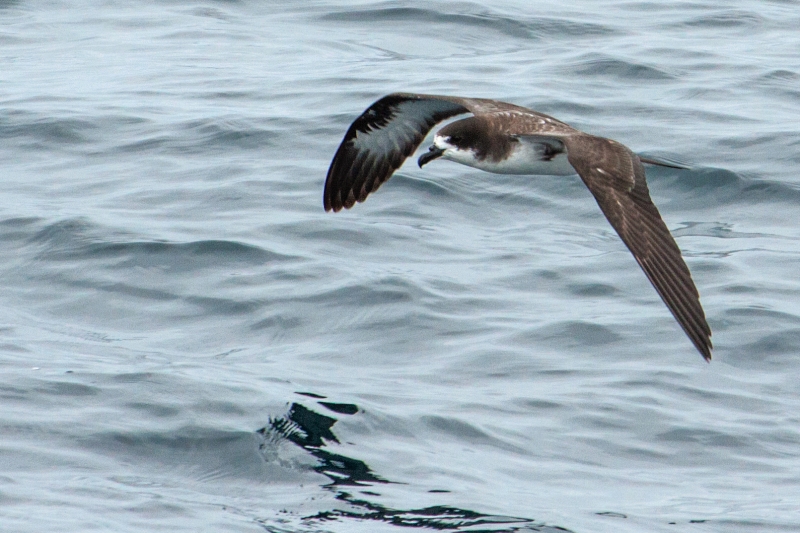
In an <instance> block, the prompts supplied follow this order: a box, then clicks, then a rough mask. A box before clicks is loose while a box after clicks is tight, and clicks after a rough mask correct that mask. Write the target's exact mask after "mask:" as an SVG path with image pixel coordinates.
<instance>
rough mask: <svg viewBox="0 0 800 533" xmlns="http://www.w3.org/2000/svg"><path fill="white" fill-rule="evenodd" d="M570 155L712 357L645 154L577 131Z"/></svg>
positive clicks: (700, 346) (664, 297) (695, 338)
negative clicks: (653, 191) (647, 171)
mask: <svg viewBox="0 0 800 533" xmlns="http://www.w3.org/2000/svg"><path fill="white" fill-rule="evenodd" d="M564 142H565V144H566V146H567V158H568V159H569V162H570V164H572V166H573V167H574V168H575V170H576V171H577V172H578V174H579V175H580V177H581V178H582V179H583V182H584V183H585V184H586V186H587V187H589V190H590V191H591V193H592V194H593V195H594V197H595V199H596V200H597V204H598V205H599V206H600V209H601V210H602V211H603V213H604V214H605V216H606V218H607V219H608V221H609V222H610V223H611V225H612V226H613V227H614V229H615V230H616V231H617V233H618V234H619V236H620V237H621V238H622V241H623V242H624V243H625V245H626V246H627V247H628V249H629V250H630V251H631V253H633V257H634V258H636V261H637V262H638V263H639V266H641V267H642V270H644V273H645V274H646V275H647V277H648V279H649V280H650V283H652V284H653V287H655V289H656V291H658V294H659V296H661V299H662V300H664V303H665V304H667V307H668V308H669V310H670V311H671V312H672V314H673V316H674V317H675V319H676V320H677V321H678V323H679V324H680V325H681V327H682V328H683V331H685V332H686V335H688V336H689V338H690V339H691V341H692V343H694V345H695V346H696V347H697V349H698V350H699V351H700V353H701V354H702V355H703V357H704V358H705V359H706V361H708V360H710V359H711V348H712V346H711V329H710V328H709V327H708V323H707V322H706V317H705V313H704V312H703V308H702V306H701V305H700V297H699V295H698V293H697V287H695V284H694V282H693V281H692V276H691V274H690V273H689V268H688V267H687V266H686V263H685V262H684V260H683V257H681V251H680V249H679V248H678V245H677V244H676V243H675V239H673V238H672V235H671V234H670V232H669V229H667V226H666V224H664V221H663V220H662V219H661V214H660V213H659V212H658V209H657V208H656V206H655V205H654V204H653V201H652V200H651V199H650V192H649V190H648V189H647V183H646V181H645V173H644V167H643V166H642V163H641V161H640V160H639V157H637V156H636V154H634V153H633V152H631V151H630V150H629V149H628V148H626V147H625V146H623V145H621V144H619V143H618V142H615V141H612V140H609V139H604V138H601V137H594V136H591V135H577V136H569V137H565V138H564Z"/></svg>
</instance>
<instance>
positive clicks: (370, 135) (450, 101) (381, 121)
mask: <svg viewBox="0 0 800 533" xmlns="http://www.w3.org/2000/svg"><path fill="white" fill-rule="evenodd" d="M465 104H467V105H468V100H466V99H462V98H456V97H448V96H433V95H422V94H404V93H395V94H390V95H388V96H384V97H383V98H381V99H380V100H378V101H377V102H375V103H374V104H372V105H371V106H369V107H368V108H367V110H366V111H364V112H363V113H362V114H361V116H360V117H358V118H357V119H356V120H355V121H354V122H353V124H351V125H350V129H348V130H347V133H346V134H345V136H344V140H342V144H341V145H339V149H338V150H337V151H336V155H335V156H334V157H333V161H332V162H331V166H330V168H329V169H328V177H327V179H326V180H325V192H324V194H323V204H324V206H325V210H326V211H330V210H331V209H333V210H334V211H339V210H340V209H342V208H343V207H344V208H347V209H349V208H351V207H353V205H354V204H355V203H356V202H363V201H364V200H365V199H366V198H367V195H368V194H369V193H371V192H373V191H375V190H377V189H378V187H380V186H381V184H382V183H383V182H385V181H386V180H388V179H389V178H390V177H391V175H392V173H393V172H394V171H395V170H397V169H398V168H400V165H402V164H403V161H405V160H406V158H407V157H408V156H409V155H411V154H413V153H414V151H415V150H416V149H417V147H418V146H419V145H420V143H421V142H422V140H423V139H424V138H425V136H426V135H427V134H428V132H429V131H430V130H431V128H432V127H433V126H434V125H436V124H437V123H439V122H441V121H442V120H445V119H447V118H450V117H454V116H456V115H460V114H462V113H469V112H470V109H469V108H468V107H467V105H465Z"/></svg>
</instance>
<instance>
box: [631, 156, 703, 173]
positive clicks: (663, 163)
mask: <svg viewBox="0 0 800 533" xmlns="http://www.w3.org/2000/svg"><path fill="white" fill-rule="evenodd" d="M639 161H641V162H642V163H645V164H647V165H655V166H657V167H667V168H677V169H678V170H691V167H687V166H686V165H683V164H681V163H677V162H675V161H668V160H665V159H652V158H649V157H644V156H641V155H640V156H639Z"/></svg>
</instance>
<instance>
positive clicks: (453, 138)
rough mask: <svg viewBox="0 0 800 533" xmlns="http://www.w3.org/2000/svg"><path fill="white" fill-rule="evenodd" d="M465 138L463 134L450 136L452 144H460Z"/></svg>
mask: <svg viewBox="0 0 800 533" xmlns="http://www.w3.org/2000/svg"><path fill="white" fill-rule="evenodd" d="M463 140H464V138H463V137H461V135H451V136H450V144H455V145H459V144H461V141H463Z"/></svg>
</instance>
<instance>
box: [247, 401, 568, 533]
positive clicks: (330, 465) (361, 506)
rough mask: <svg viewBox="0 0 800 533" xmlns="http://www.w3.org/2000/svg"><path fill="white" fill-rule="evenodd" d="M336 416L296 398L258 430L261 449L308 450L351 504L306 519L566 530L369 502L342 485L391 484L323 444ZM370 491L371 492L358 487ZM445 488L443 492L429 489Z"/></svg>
mask: <svg viewBox="0 0 800 533" xmlns="http://www.w3.org/2000/svg"><path fill="white" fill-rule="evenodd" d="M300 394H302V395H304V396H308V397H311V398H315V399H319V400H322V399H324V396H320V395H318V394H313V393H300ZM317 403H318V404H319V405H321V406H323V407H325V408H326V409H329V410H331V411H333V412H335V413H339V414H344V415H354V414H357V413H358V406H356V405H353V404H343V403H331V402H323V401H318V402H317ZM336 421H337V419H336V418H333V417H330V416H327V415H323V414H320V413H317V412H316V411H313V410H312V409H309V408H308V407H306V406H304V405H301V404H299V403H292V405H291V407H289V412H288V413H286V415H284V416H280V417H277V418H270V420H269V423H268V424H267V426H265V427H263V428H261V429H259V430H258V433H259V434H260V435H261V436H262V437H264V440H263V442H262V443H261V445H260V449H261V451H262V454H263V453H264V452H266V451H268V450H271V449H272V448H274V447H275V445H276V443H277V442H278V441H280V440H281V439H283V440H288V441H289V442H292V443H294V444H296V445H297V446H299V447H300V448H302V449H304V450H305V451H307V452H308V453H310V454H311V455H312V456H313V457H314V458H316V459H317V464H316V466H314V467H313V468H314V470H315V471H316V472H318V473H320V474H322V475H324V476H326V477H327V478H328V479H329V480H330V483H328V484H326V485H323V488H325V489H327V490H330V491H332V492H334V494H335V496H336V499H337V500H339V501H342V502H346V503H347V504H349V506H350V509H349V510H343V509H335V510H330V511H321V512H319V513H317V514H316V515H314V516H309V517H306V518H305V519H304V521H306V522H312V523H316V522H325V521H330V520H358V521H368V520H371V521H376V522H384V523H387V524H391V525H393V526H402V527H414V528H429V529H435V530H449V531H470V532H473V533H476V532H483V531H485V532H495V533H499V532H503V531H507V532H514V531H543V532H553V533H555V532H561V533H563V532H565V531H566V532H568V531H569V530H567V529H564V528H562V527H557V526H546V525H543V524H537V523H535V522H534V521H533V520H530V519H527V518H518V517H510V516H496V515H486V514H482V513H479V512H476V511H470V510H468V509H459V508H457V507H450V506H447V505H434V506H430V507H425V508H423V509H407V510H403V509H391V508H388V507H385V506H383V505H381V504H379V503H374V502H370V501H369V500H366V499H363V498H361V497H359V498H356V497H354V496H353V494H351V493H350V492H348V491H347V490H346V488H347V487H367V486H371V485H373V484H385V483H393V482H392V481H389V480H386V479H383V478H381V477H380V476H378V475H377V474H375V473H374V472H372V469H370V467H369V466H368V465H367V464H366V463H364V462H363V461H360V460H358V459H353V458H351V457H346V456H344V455H341V454H337V453H333V452H331V451H328V450H326V449H325V447H326V445H327V444H326V443H330V442H334V443H337V444H338V443H339V440H338V439H337V438H336V435H335V434H334V433H333V431H331V428H332V427H333V425H334V424H336ZM359 492H360V494H361V495H364V496H369V495H371V494H375V493H371V492H370V491H363V490H360V491H359ZM432 492H434V493H436V492H445V491H432Z"/></svg>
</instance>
